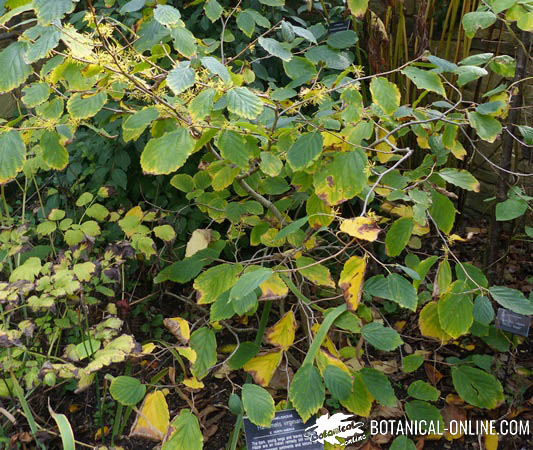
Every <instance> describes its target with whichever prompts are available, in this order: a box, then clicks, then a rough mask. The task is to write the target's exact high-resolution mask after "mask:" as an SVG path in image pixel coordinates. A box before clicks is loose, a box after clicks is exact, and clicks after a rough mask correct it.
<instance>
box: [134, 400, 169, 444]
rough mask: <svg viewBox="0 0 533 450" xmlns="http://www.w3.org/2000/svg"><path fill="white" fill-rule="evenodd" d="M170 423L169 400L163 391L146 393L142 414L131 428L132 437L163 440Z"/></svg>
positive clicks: (138, 415)
mask: <svg viewBox="0 0 533 450" xmlns="http://www.w3.org/2000/svg"><path fill="white" fill-rule="evenodd" d="M169 423H170V414H169V412H168V404H167V400H166V398H165V396H164V394H163V392H161V391H154V392H150V393H149V394H147V395H146V397H145V399H144V402H143V404H142V407H141V410H140V414H137V418H136V419H135V422H134V424H133V426H132V428H131V432H130V437H143V438H146V439H151V440H153V441H161V440H162V439H163V437H165V434H166V432H167V429H168V426H169Z"/></svg>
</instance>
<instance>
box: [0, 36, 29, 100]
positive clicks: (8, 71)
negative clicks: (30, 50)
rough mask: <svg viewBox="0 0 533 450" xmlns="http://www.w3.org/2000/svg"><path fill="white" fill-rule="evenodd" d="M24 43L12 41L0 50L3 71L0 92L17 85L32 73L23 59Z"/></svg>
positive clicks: (0, 63) (0, 64)
mask: <svg viewBox="0 0 533 450" xmlns="http://www.w3.org/2000/svg"><path fill="white" fill-rule="evenodd" d="M25 51H26V45H25V44H24V43H23V42H13V43H12V44H11V45H9V46H8V47H6V48H5V49H3V50H2V51H1V52H0V67H3V68H4V69H3V70H4V72H3V73H2V76H1V77H0V94H3V93H5V92H9V91H11V90H13V89H15V88H16V87H19V86H20V85H21V84H22V83H24V81H26V78H28V77H29V76H30V74H31V73H32V67H31V66H30V65H29V64H27V63H26V62H25V60H24V52H25Z"/></svg>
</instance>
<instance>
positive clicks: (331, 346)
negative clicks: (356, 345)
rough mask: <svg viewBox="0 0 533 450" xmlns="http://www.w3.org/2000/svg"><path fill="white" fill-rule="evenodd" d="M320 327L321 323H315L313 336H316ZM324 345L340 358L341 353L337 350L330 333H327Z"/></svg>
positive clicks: (312, 329)
mask: <svg viewBox="0 0 533 450" xmlns="http://www.w3.org/2000/svg"><path fill="white" fill-rule="evenodd" d="M319 328H320V324H319V323H315V324H314V325H313V327H312V328H311V331H312V332H313V336H315V335H316V334H317V333H318V329H319ZM322 347H323V348H325V349H326V350H327V351H328V352H329V353H331V354H332V355H333V356H334V357H335V358H340V357H341V355H340V353H339V351H338V350H337V347H335V344H334V343H333V341H332V340H331V339H330V337H329V336H328V335H326V337H325V339H324V341H322Z"/></svg>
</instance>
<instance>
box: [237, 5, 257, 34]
mask: <svg viewBox="0 0 533 450" xmlns="http://www.w3.org/2000/svg"><path fill="white" fill-rule="evenodd" d="M237 26H238V27H239V28H240V30H241V31H242V32H243V33H244V34H245V35H246V36H248V37H252V34H253V33H254V30H255V19H254V16H253V15H252V14H250V12H249V11H247V10H244V11H241V12H240V13H239V15H238V16H237Z"/></svg>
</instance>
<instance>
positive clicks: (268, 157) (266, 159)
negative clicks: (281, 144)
mask: <svg viewBox="0 0 533 450" xmlns="http://www.w3.org/2000/svg"><path fill="white" fill-rule="evenodd" d="M259 167H260V168H261V171H263V172H264V173H266V174H267V175H270V176H271V177H277V176H278V175H279V174H280V172H281V169H283V163H282V162H281V159H279V157H278V156H276V155H274V154H273V153H271V152H261V162H260V163H259Z"/></svg>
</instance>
